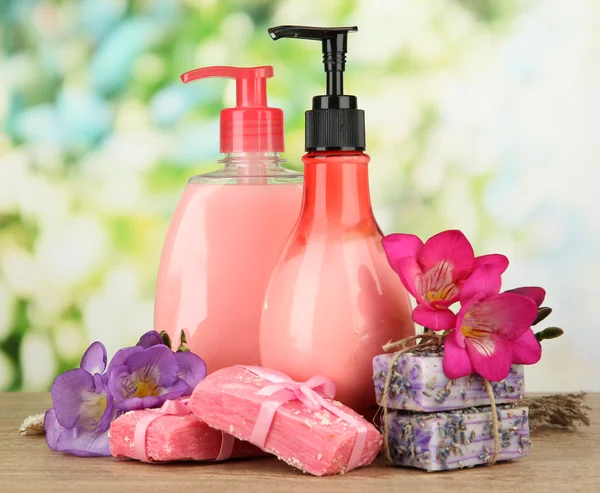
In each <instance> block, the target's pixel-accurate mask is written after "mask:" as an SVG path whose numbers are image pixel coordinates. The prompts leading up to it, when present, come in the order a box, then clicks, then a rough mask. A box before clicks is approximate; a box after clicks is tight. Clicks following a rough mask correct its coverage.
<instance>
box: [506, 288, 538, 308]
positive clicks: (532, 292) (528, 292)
mask: <svg viewBox="0 0 600 493" xmlns="http://www.w3.org/2000/svg"><path fill="white" fill-rule="evenodd" d="M506 293H515V294H520V295H521V296H526V297H527V298H529V299H532V300H533V301H534V302H535V304H536V305H537V307H538V308H539V307H540V306H542V303H543V302H544V298H546V290H545V289H544V288H540V287H537V286H524V287H522V288H515V289H507V290H506Z"/></svg>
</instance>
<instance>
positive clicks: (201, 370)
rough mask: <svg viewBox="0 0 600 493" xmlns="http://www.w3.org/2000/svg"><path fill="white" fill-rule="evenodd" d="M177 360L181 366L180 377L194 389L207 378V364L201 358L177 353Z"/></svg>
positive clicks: (191, 354)
mask: <svg viewBox="0 0 600 493" xmlns="http://www.w3.org/2000/svg"><path fill="white" fill-rule="evenodd" d="M175 360H176V361H177V364H178V366H179V373H178V377H179V378H180V379H181V380H183V381H184V382H185V383H186V384H187V385H188V386H190V387H191V388H192V389H194V388H195V387H196V385H198V384H199V383H200V382H201V381H202V380H204V377H206V363H205V362H204V360H203V359H202V358H201V357H200V356H198V355H196V354H194V353H190V352H187V351H181V352H179V353H175Z"/></svg>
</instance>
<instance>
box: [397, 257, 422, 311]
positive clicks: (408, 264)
mask: <svg viewBox="0 0 600 493" xmlns="http://www.w3.org/2000/svg"><path fill="white" fill-rule="evenodd" d="M394 270H395V271H396V274H398V276H400V280H401V281H402V284H403V285H404V287H405V288H406V290H407V291H408V292H409V293H410V294H411V295H413V296H414V297H415V298H416V300H417V301H418V302H421V301H423V298H421V295H420V294H419V292H418V291H417V284H416V283H417V279H418V277H419V276H420V275H421V270H420V269H419V264H418V263H417V260H416V258H414V257H405V258H403V259H401V260H400V261H398V262H397V264H396V267H395V268H394Z"/></svg>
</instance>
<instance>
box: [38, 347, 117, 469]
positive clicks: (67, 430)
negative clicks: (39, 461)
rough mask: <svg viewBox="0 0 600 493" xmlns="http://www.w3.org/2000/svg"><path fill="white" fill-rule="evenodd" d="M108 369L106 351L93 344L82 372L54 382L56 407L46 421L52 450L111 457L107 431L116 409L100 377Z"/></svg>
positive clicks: (85, 356) (53, 395) (75, 371)
mask: <svg viewBox="0 0 600 493" xmlns="http://www.w3.org/2000/svg"><path fill="white" fill-rule="evenodd" d="M105 368H106V348H105V347H104V345H103V344H102V343H100V342H94V343H93V344H92V345H91V346H90V347H89V348H88V350H87V351H86V352H85V354H84V355H83V358H82V359H81V365H80V368H77V369H74V370H70V371H68V372H66V373H63V374H62V375H60V376H59V377H58V378H57V379H56V380H55V381H54V384H53V385H52V389H51V393H52V402H53V403H54V407H53V408H52V409H50V410H48V411H47V412H46V416H45V418H44V429H45V430H46V442H47V443H48V446H49V447H50V448H51V449H52V450H55V451H57V452H68V453H71V454H73V455H78V456H80V457H93V456H103V455H110V449H109V446H108V429H109V427H110V423H111V421H112V420H113V419H114V418H115V417H116V409H114V406H113V398H112V396H111V395H110V392H109V391H108V388H107V385H106V382H105V381H104V379H103V378H102V375H101V374H102V372H104V370H105Z"/></svg>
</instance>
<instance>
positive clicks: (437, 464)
mask: <svg viewBox="0 0 600 493" xmlns="http://www.w3.org/2000/svg"><path fill="white" fill-rule="evenodd" d="M392 357H393V354H382V355H379V356H376V357H375V358H374V359H373V372H374V375H373V380H374V383H375V394H376V396H377V403H378V404H379V405H382V404H383V396H384V390H385V382H386V378H387V374H388V368H389V364H390V362H391V360H392ZM442 359H443V357H442V355H441V354H440V353H437V352H419V353H405V354H403V355H401V356H400V357H399V358H398V360H397V361H396V362H395V363H394V365H393V368H392V372H393V373H392V378H391V381H390V384H389V386H388V389H387V392H386V394H387V399H386V402H385V405H386V407H387V408H388V413H387V418H386V419H387V423H385V422H384V423H382V425H383V426H386V425H387V427H388V443H387V445H388V449H389V452H390V456H391V458H392V464H393V465H397V466H411V467H417V468H421V469H426V470H427V471H440V470H450V469H462V468H464V467H472V466H475V465H478V464H487V463H488V462H490V461H491V460H492V458H493V456H494V452H495V446H494V430H493V424H492V423H493V418H492V412H491V407H490V399H489V397H488V393H487V390H486V387H485V384H484V381H483V379H482V378H481V377H479V376H478V375H470V376H467V377H463V378H459V379H457V380H450V379H448V378H447V377H446V375H445V374H444V372H443V369H442ZM492 390H493V393H494V399H495V402H496V405H497V412H498V422H499V426H498V436H499V446H498V453H497V455H496V461H498V462H499V461H505V460H510V459H517V458H520V457H524V456H526V455H527V454H528V453H529V444H530V441H529V424H528V409H527V408H526V407H518V401H519V400H520V399H522V398H523V394H524V378H523V367H522V366H521V365H513V366H512V367H511V370H510V373H509V375H508V377H507V378H506V379H505V380H503V381H501V382H493V383H492Z"/></svg>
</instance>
